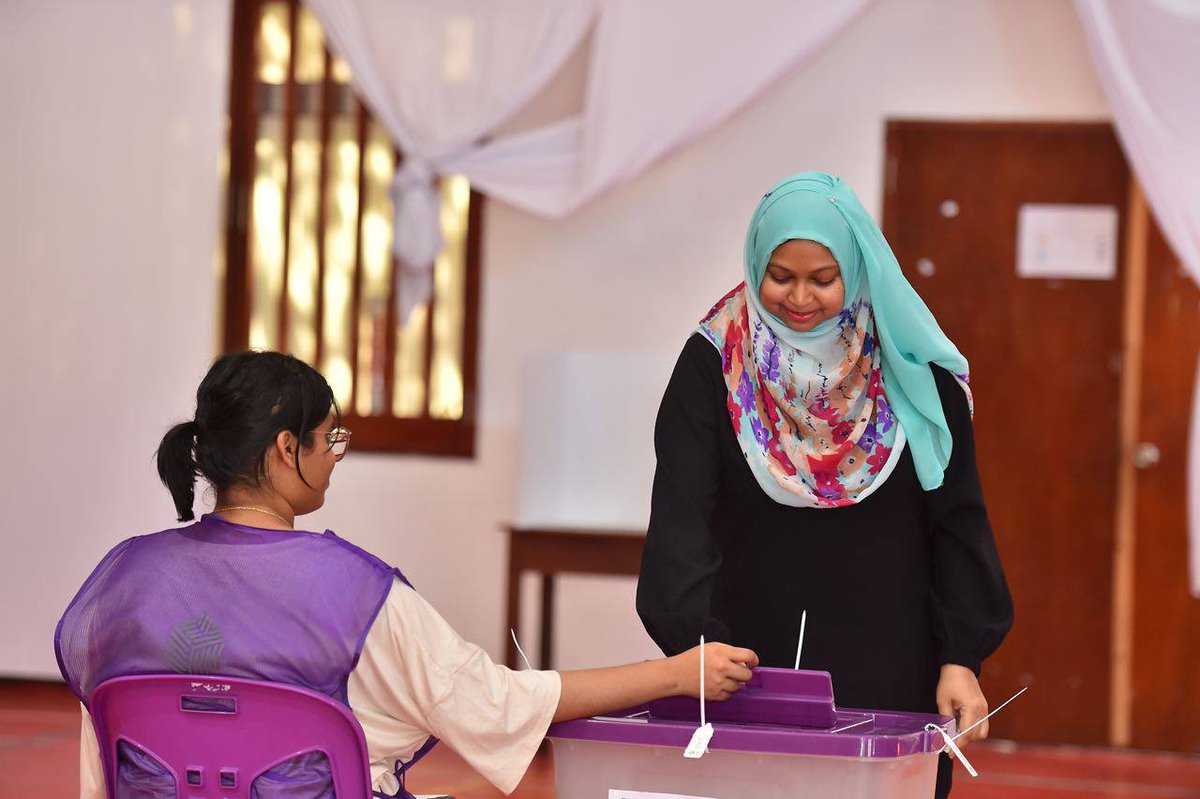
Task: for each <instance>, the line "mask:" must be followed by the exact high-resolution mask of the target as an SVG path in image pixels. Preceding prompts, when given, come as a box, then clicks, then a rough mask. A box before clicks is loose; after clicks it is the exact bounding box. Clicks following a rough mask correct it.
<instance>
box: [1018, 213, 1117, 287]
mask: <svg viewBox="0 0 1200 799" xmlns="http://www.w3.org/2000/svg"><path fill="white" fill-rule="evenodd" d="M1118 223H1119V214H1118V213H1117V209H1116V208H1114V207H1113V206H1111V205H1039V204H1035V203H1026V204H1025V205H1022V206H1021V208H1020V210H1019V211H1018V213H1017V275H1018V276H1019V277H1031V278H1049V279H1058V280H1062V279H1066V280H1112V279H1113V278H1115V277H1116V276H1117V232H1118Z"/></svg>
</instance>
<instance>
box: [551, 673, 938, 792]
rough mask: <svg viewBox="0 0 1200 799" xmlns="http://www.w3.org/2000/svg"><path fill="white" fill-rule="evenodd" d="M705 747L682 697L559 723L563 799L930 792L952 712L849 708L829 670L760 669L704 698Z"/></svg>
mask: <svg viewBox="0 0 1200 799" xmlns="http://www.w3.org/2000/svg"><path fill="white" fill-rule="evenodd" d="M705 715H706V720H707V722H708V723H710V724H712V726H713V736H712V739H711V741H710V742H709V744H708V751H707V753H705V754H704V755H703V756H702V757H700V758H698V759H691V758H686V757H684V750H685V748H686V747H687V746H688V743H689V742H690V741H691V740H692V735H693V733H694V732H695V730H696V728H697V727H698V726H699V725H700V703H699V701H697V700H695V699H688V698H686V697H676V698H672V699H665V700H660V701H658V702H653V703H651V704H650V705H648V706H645V707H641V708H633V709H631V710H627V711H623V712H621V713H616V714H613V715H611V716H598V717H595V718H590V719H579V720H577V721H569V722H564V723H561V724H555V725H552V726H551V727H550V731H549V733H548V734H547V737H548V738H549V739H550V741H551V742H552V745H553V750H554V768H555V781H556V784H557V796H559V797H560V799H676V798H677V797H682V798H686V799H795V798H796V797H837V798H838V799H907V797H914V799H929V797H931V796H933V792H934V785H935V783H936V782H937V757H938V753H939V752H940V751H941V750H942V748H943V746H944V745H945V741H944V738H943V735H942V733H941V732H939V731H938V729H941V730H944V731H945V732H946V734H947V735H951V736H953V735H954V732H955V722H954V719H952V718H949V717H946V716H938V715H931V714H923V713H897V712H890V711H875V710H847V709H843V708H838V707H837V706H836V704H835V702H834V697H833V686H832V680H831V679H830V676H829V673H828V672H817V671H799V670H796V671H793V670H790V669H768V668H760V669H756V670H755V672H754V677H753V679H751V680H750V682H748V683H746V685H745V686H744V687H743V688H742V689H741V690H740V691H738V693H736V694H734V695H733V696H732V697H730V699H728V700H727V701H725V702H707V703H706V704H705Z"/></svg>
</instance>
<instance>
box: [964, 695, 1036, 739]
mask: <svg viewBox="0 0 1200 799" xmlns="http://www.w3.org/2000/svg"><path fill="white" fill-rule="evenodd" d="M1028 690H1029V686H1028V685H1026V686H1025V687H1024V688H1022V689H1021V690H1019V691H1017V692H1016V693H1015V694H1013V695H1012V696H1010V697H1009V698H1008V699H1006V700H1005V701H1004V702H1003V703H1002V704H1001V705H1000V707H998V708H996V709H995V710H993V711H992V712H991V713H988V714H987V715H986V716H984V717H983V718H981V719H980V720H979V721H977V722H975V723H974V724H972V725H971V726H970V727H967V728H966V729H965V730H963V731H962V732H960V733H959V734H958V735H955V736H954V740H956V741H957V740H958V739H959V738H961V737H963V736H964V735H966V734H967V733H969V732H970V731H971V730H973V729H975V728H976V727H978V726H979V725H980V724H982V723H984V722H985V721H987V720H988V719H990V718H991V717H992V716H994V715H996V714H997V713H999V712H1000V711H1001V710H1004V706H1005V705H1007V704H1008V703H1009V702H1011V701H1013V700H1014V699H1016V698H1017V697H1018V696H1020V695H1021V694H1023V693H1025V692H1026V691H1028Z"/></svg>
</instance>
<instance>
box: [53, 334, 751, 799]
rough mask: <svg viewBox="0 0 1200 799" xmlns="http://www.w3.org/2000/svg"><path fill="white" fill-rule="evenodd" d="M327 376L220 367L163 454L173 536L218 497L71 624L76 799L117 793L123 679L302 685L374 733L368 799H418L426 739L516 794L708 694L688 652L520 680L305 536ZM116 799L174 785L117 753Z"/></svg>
mask: <svg viewBox="0 0 1200 799" xmlns="http://www.w3.org/2000/svg"><path fill="white" fill-rule="evenodd" d="M340 421H341V417H340V412H339V410H338V407H337V404H336V402H335V401H334V397H333V392H332V391H331V390H330V387H329V384H328V383H327V382H326V381H325V378H323V377H322V376H321V375H320V374H319V373H318V372H317V371H316V370H314V369H313V368H311V367H310V366H308V365H307V364H305V363H303V362H301V361H299V360H297V359H295V358H292V357H290V356H287V355H282V354H279V353H275V352H242V353H236V354H231V355H226V356H223V357H221V358H220V359H218V360H217V361H216V362H215V363H214V364H213V366H212V368H211V369H210V370H209V372H208V374H207V375H206V376H205V378H204V380H203V382H201V384H200V388H199V389H198V391H197V393H196V414H195V419H194V420H192V421H189V422H185V423H183V424H179V425H176V426H175V427H174V428H172V429H171V430H170V431H169V432H168V433H167V434H166V436H165V437H164V438H163V441H162V444H161V446H160V447H159V450H158V472H159V475H160V477H161V478H162V480H163V483H165V484H166V486H167V488H169V489H170V491H171V496H172V498H173V499H174V502H175V507H176V509H177V511H178V514H179V520H180V521H181V522H185V521H191V520H192V519H193V518H194V516H193V513H192V504H193V500H194V483H195V479H196V477H197V476H201V477H203V478H204V479H205V480H206V481H207V482H208V483H209V484H211V486H212V487H213V489H214V490H215V492H216V507H215V508H214V510H213V512H212V513H210V514H206V515H204V516H202V517H201V518H200V520H199V521H198V522H195V523H193V524H189V525H187V526H185V527H179V528H175V529H170V530H164V531H162V532H159V533H154V534H151V535H143V536H137V537H134V538H130V539H127V540H125V541H123V542H121V543H120V544H118V545H117V546H116V547H115V548H114V549H113V550H112V551H111V552H109V553H108V555H106V556H105V558H104V559H103V561H101V563H100V565H99V566H97V567H96V570H95V571H94V572H93V573H92V575H91V576H90V577H89V578H88V579H87V581H86V582H85V583H84V585H83V588H81V589H80V591H79V593H78V595H76V597H75V599H74V600H73V601H72V602H71V604H70V606H69V607H68V608H67V611H66V613H65V614H64V615H63V618H62V620H61V621H60V622H59V626H58V630H57V632H56V634H55V648H56V650H57V653H58V657H59V664H60V667H61V669H62V672H63V677H64V678H65V679H66V681H67V683H68V684H69V685H70V686H71V688H72V690H74V692H75V694H76V695H77V696H78V697H79V699H80V700H81V701H82V702H83V704H84V719H83V731H82V747H81V755H80V757H81V763H80V777H81V788H80V795H81V796H82V797H103V796H104V795H105V788H104V777H103V770H102V767H101V763H100V757H99V748H98V745H97V741H96V737H95V733H94V731H93V728H92V724H91V721H90V718H89V717H88V715H87V709H86V707H87V704H88V698H89V696H90V695H91V692H92V691H93V690H94V689H95V687H96V686H97V685H99V684H100V683H102V682H104V681H105V680H108V679H110V678H112V677H117V676H121V675H128V674H148V673H172V672H175V673H182V674H190V673H204V674H220V675H223V676H229V677H243V678H251V679H260V680H268V681H273V682H282V683H289V684H292V685H299V686H303V687H305V688H309V689H312V690H315V691H319V692H321V693H323V694H326V695H328V696H330V697H332V698H334V699H336V700H338V701H340V702H342V703H344V704H346V705H347V706H348V707H349V708H350V710H351V711H352V712H353V714H354V716H355V717H356V718H357V719H358V721H359V723H360V724H361V725H362V727H363V731H364V732H365V734H366V740H367V746H368V749H369V752H370V757H371V777H372V780H373V782H374V786H375V789H376V791H377V793H376V795H377V796H378V795H396V796H408V795H409V794H408V793H407V792H406V791H405V789H404V786H403V776H404V772H403V769H405V768H406V767H407V765H411V763H412V761H413V760H414V758H417V757H419V756H420V755H421V754H423V753H424V751H426V750H427V748H428V744H430V743H431V742H432V740H433V738H434V737H436V738H438V739H441V740H443V741H445V742H446V743H447V744H449V745H450V746H451V747H452V748H453V749H454V750H455V751H456V752H458V753H459V754H460V755H462V757H463V758H464V759H465V760H466V761H467V762H468V763H470V764H471V766H472V767H473V768H475V769H476V770H478V771H479V772H480V773H481V774H483V775H484V776H485V777H486V778H487V779H488V780H489V781H490V782H491V783H492V784H493V785H495V786H496V787H497V788H499V789H500V790H502V791H504V792H505V793H508V792H511V791H512V790H513V789H514V788H515V787H516V786H517V783H518V782H520V780H521V777H522V776H523V775H524V773H525V770H526V768H527V767H528V765H529V762H530V760H531V759H532V757H533V754H534V752H535V751H536V750H537V747H538V744H539V743H540V742H541V740H542V737H543V735H544V734H545V732H546V728H547V727H548V726H549V724H550V723H551V722H553V721H563V720H567V719H573V718H579V717H585V716H591V715H596V714H599V713H605V712H611V711H614V710H617V709H620V708H625V707H631V706H635V705H638V704H641V703H644V702H648V701H650V700H653V699H656V698H659V697H663V696H670V695H674V694H690V695H693V696H698V694H699V686H698V685H696V684H695V683H696V679H695V675H696V674H697V672H698V671H699V669H700V662H699V658H700V655H699V652H698V651H697V650H696V649H693V650H690V651H688V652H684V653H683V654H680V655H677V656H675V657H670V658H665V659H661V660H655V661H648V662H645V663H638V664H634V665H629V666H619V667H614V668H608V669H597V670H591V671H574V672H562V673H558V672H553V671H524V672H513V671H510V670H509V669H507V668H504V667H502V666H498V665H496V664H494V663H493V662H492V661H491V660H490V659H489V658H488V656H487V655H486V653H484V651H483V650H482V649H480V648H479V647H477V646H475V645H473V644H470V643H468V642H466V641H464V640H463V639H462V638H460V637H459V636H458V635H457V634H456V633H455V632H454V630H453V629H452V628H451V627H450V625H449V624H447V623H446V621H445V620H444V619H442V617H441V616H439V615H438V613H437V611H435V610H434V609H433V608H432V607H431V606H430V605H429V604H428V603H427V602H426V601H425V600H424V599H422V598H421V596H420V594H418V593H417V592H416V591H415V590H413V588H412V586H411V585H410V584H409V583H408V581H407V580H406V579H405V578H404V576H403V575H402V574H401V573H400V572H399V571H398V570H397V569H394V568H392V567H391V566H389V565H387V564H385V563H384V562H383V561H381V560H380V559H378V558H376V557H375V556H373V555H371V554H369V553H368V552H365V551H364V550H362V549H359V548H358V547H356V546H354V545H353V544H351V543H349V542H348V541H346V540H344V539H342V538H339V537H338V536H336V535H334V533H332V532H330V531H326V532H324V533H313V532H306V531H303V530H297V529H294V523H295V519H296V518H297V517H298V516H303V515H304V514H306V513H312V512H313V511H315V510H317V509H318V508H320V507H321V506H322V505H323V504H324V502H325V492H326V490H327V489H328V488H329V479H330V475H331V473H332V472H333V469H334V466H335V465H336V463H337V462H338V461H339V460H340V459H341V458H342V456H343V455H344V454H345V452H346V448H347V446H348V444H349V438H350V434H349V431H347V430H344V429H343V428H342V427H341V424H340ZM757 663H758V659H757V657H756V656H755V654H754V653H753V652H752V651H750V650H747V649H736V648H734V647H730V646H726V645H723V644H714V645H710V646H709V647H707V648H706V651H705V653H704V669H705V674H704V691H705V695H706V696H707V698H708V699H713V700H720V699H724V698H726V697H728V696H729V695H730V694H731V693H732V692H734V691H736V690H737V689H738V688H739V687H740V686H741V684H742V683H743V682H745V681H746V680H748V679H750V676H751V672H750V667H753V666H755V665H757ZM118 793H119V795H122V796H125V795H129V796H138V797H160V796H162V797H167V796H171V797H173V796H175V788H174V779H173V778H172V777H171V776H170V775H169V774H168V773H167V772H166V771H165V770H164V769H163V768H162V766H161V765H160V764H158V762H157V761H156V760H154V759H153V758H152V757H150V756H148V755H147V754H146V753H145V752H142V751H140V750H138V749H137V748H136V747H132V746H127V745H124V744H123V745H122V747H121V751H120V757H119V764H118ZM254 795H255V796H261V797H268V796H269V797H284V796H286V797H298V796H303V797H329V796H332V795H333V794H332V788H331V785H330V778H329V772H328V767H327V764H326V763H325V761H324V758H323V756H321V755H319V754H317V755H311V756H302V757H299V758H296V759H294V760H292V761H289V762H288V763H285V764H282V765H281V766H280V767H278V768H276V769H273V770H272V771H270V772H268V773H267V774H265V775H263V777H261V778H260V779H259V780H258V781H257V782H256V784H255V793H254Z"/></svg>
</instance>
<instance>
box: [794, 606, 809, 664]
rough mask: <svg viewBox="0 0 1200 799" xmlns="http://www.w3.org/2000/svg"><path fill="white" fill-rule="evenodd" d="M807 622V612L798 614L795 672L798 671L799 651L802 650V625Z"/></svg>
mask: <svg viewBox="0 0 1200 799" xmlns="http://www.w3.org/2000/svg"><path fill="white" fill-rule="evenodd" d="M807 621H808V611H807V610H803V611H801V612H800V640H799V641H797V642H796V666H795V668H796V670H797V671H799V670H800V651H801V650H802V649H804V624H805V622H807Z"/></svg>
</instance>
